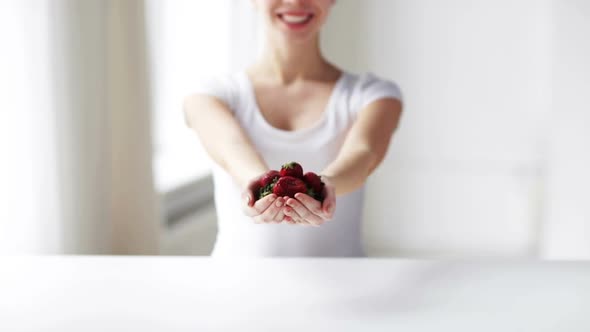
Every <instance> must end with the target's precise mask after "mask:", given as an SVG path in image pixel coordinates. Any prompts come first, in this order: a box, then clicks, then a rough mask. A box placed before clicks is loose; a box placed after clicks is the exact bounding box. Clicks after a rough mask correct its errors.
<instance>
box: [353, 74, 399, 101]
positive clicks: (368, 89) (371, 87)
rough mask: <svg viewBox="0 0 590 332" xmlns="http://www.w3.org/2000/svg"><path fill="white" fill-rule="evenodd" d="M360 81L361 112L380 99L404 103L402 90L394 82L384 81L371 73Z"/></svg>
mask: <svg viewBox="0 0 590 332" xmlns="http://www.w3.org/2000/svg"><path fill="white" fill-rule="evenodd" d="M359 81H360V83H359V84H360V87H359V89H358V93H359V94H360V96H359V104H358V109H359V110H360V109H363V108H365V107H366V106H367V105H369V104H371V103H372V102H375V101H377V100H379V99H398V100H399V101H403V98H402V93H401V90H400V88H399V86H398V85H397V84H396V83H395V82H393V81H390V80H386V79H382V78H380V77H378V76H376V75H374V74H371V73H368V74H365V75H363V76H362V77H361V78H360V80H359Z"/></svg>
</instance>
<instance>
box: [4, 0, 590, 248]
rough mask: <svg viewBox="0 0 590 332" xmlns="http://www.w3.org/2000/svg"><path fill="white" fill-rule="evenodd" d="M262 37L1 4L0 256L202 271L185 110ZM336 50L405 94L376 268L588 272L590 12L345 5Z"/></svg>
mask: <svg viewBox="0 0 590 332" xmlns="http://www.w3.org/2000/svg"><path fill="white" fill-rule="evenodd" d="M259 32H260V27H259V26H258V25H257V20H256V14H255V12H254V10H253V8H252V6H251V4H250V1H247V0H216V1H207V0H143V1H142V0H125V1H121V0H83V1H80V0H0V45H1V48H2V52H1V54H2V55H1V56H0V73H1V75H0V93H1V96H2V97H1V100H2V108H3V111H1V112H0V119H1V121H0V138H1V139H0V147H1V150H0V151H2V163H1V166H0V183H1V185H0V254H114V255H158V254H161V255H208V254H209V253H210V251H211V249H212V246H213V243H214V241H215V236H216V213H215V208H214V206H213V198H212V192H213V187H212V182H211V178H210V174H209V169H210V161H209V160H208V159H207V157H206V155H205V154H204V152H203V150H202V148H201V147H200V145H199V142H198V140H197V138H196V135H195V134H193V133H192V132H191V131H190V130H189V129H187V128H186V127H185V125H184V121H183V114H182V109H181V105H182V99H183V97H184V96H185V95H187V94H189V93H190V92H191V87H192V86H194V85H195V84H196V82H197V80H198V79H200V78H203V77H205V76H210V75H216V74H220V73H228V72H232V71H235V70H238V69H241V68H243V67H244V66H246V65H247V64H249V63H250V62H252V61H253V59H254V58H255V57H256V55H257V52H258V49H259V45H260V38H259V37H260V33H259ZM322 43H323V47H324V50H325V54H326V55H327V56H328V58H329V59H331V60H332V61H333V62H335V63H336V64H337V65H339V66H342V67H343V68H345V69H347V70H349V71H352V72H355V73H361V72H365V71H371V72H374V73H376V74H378V75H380V76H382V77H386V78H389V79H392V80H394V81H396V82H397V83H398V84H399V85H400V86H401V88H402V90H403V92H404V97H405V113H404V114H403V118H402V122H401V126H400V128H399V130H398V131H397V133H396V134H395V137H394V139H393V142H392V146H391V149H390V151H389V154H388V157H387V158H386V160H385V161H384V163H383V164H382V166H381V167H380V168H379V169H378V171H377V172H376V173H375V174H374V175H373V176H372V177H371V179H370V181H369V184H368V197H367V204H366V209H365V219H364V238H365V243H366V246H367V252H368V253H369V255H370V256H387V257H428V258H459V257H461V258H464V257H465V258H473V257H480V258H481V257H488V258H489V257H491V258H497V257H510V258H523V257H524V258H540V259H589V258H590V173H589V170H590V100H589V96H590V61H588V59H590V2H588V1H585V0H497V1H489V0H485V1H484V0H447V1H436V0H362V1H361V0H338V1H337V3H336V6H335V7H334V10H333V13H332V16H331V18H330V21H329V22H328V24H327V27H326V28H325V31H324V33H323V35H322ZM275 166H277V167H278V165H275Z"/></svg>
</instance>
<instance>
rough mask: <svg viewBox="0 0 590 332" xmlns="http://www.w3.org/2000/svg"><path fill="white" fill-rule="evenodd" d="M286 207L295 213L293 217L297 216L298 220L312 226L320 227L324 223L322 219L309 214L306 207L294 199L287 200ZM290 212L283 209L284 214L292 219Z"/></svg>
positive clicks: (311, 213)
mask: <svg viewBox="0 0 590 332" xmlns="http://www.w3.org/2000/svg"><path fill="white" fill-rule="evenodd" d="M287 206H288V207H291V208H292V209H293V210H294V212H296V215H295V216H298V217H299V218H300V219H302V220H303V221H305V222H308V223H310V224H312V225H313V226H321V225H322V224H323V223H324V219H322V218H321V217H320V216H318V215H316V214H314V213H313V212H311V211H310V210H309V209H308V208H307V207H305V205H303V204H302V203H301V202H299V201H298V200H296V199H293V198H290V199H289V200H287ZM290 212H291V211H289V209H285V214H287V215H288V216H290V217H292V218H293V217H294V216H293V215H292V214H289V213H290ZM294 219H296V218H294Z"/></svg>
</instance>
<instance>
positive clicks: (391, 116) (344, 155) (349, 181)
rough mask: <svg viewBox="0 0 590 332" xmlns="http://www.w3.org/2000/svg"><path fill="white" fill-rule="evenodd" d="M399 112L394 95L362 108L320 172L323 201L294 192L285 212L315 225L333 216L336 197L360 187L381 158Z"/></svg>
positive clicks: (395, 126)
mask: <svg viewBox="0 0 590 332" xmlns="http://www.w3.org/2000/svg"><path fill="white" fill-rule="evenodd" d="M401 113H402V103H401V101H400V100H398V99H393V98H387V99H379V100H377V101H375V102H372V103H370V104H369V105H367V106H366V107H365V108H364V109H363V110H361V111H360V112H359V114H358V115H357V120H356V121H355V123H354V125H353V126H352V128H351V129H350V131H349V132H348V135H347V136H346V139H345V141H344V144H343V145H342V147H341V149H340V151H339V153H338V156H337V157H336V159H335V160H334V161H333V162H332V163H331V164H330V165H328V167H326V169H324V171H323V172H322V173H321V174H322V180H323V181H324V182H325V183H326V188H325V192H324V194H325V199H324V202H323V203H322V204H320V203H319V202H317V201H315V200H314V199H313V198H311V197H308V196H307V195H303V194H297V195H296V196H295V197H296V199H289V200H288V201H287V206H288V207H287V208H286V210H285V214H286V215H287V216H289V217H290V218H292V219H299V220H298V221H299V222H301V223H304V224H311V225H315V226H319V225H321V224H323V223H324V222H325V221H327V220H330V219H332V216H333V214H334V211H335V207H336V196H341V195H345V194H348V193H350V192H353V191H355V190H357V189H358V188H360V187H361V186H362V185H363V184H364V183H365V181H366V180H367V178H368V177H369V175H371V173H372V172H373V171H374V170H375V169H376V168H377V166H379V164H380V163H381V162H382V161H383V158H384V157H385V154H386V152H387V149H388V148H389V142H390V141H391V137H392V135H393V133H394V131H395V130H396V128H397V126H398V123H399V120H400V117H401Z"/></svg>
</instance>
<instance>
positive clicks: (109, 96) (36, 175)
mask: <svg viewBox="0 0 590 332" xmlns="http://www.w3.org/2000/svg"><path fill="white" fill-rule="evenodd" d="M1 6H2V8H0V12H1V14H0V16H2V17H1V18H2V19H3V20H2V21H3V23H2V24H3V26H2V30H3V33H6V32H7V31H9V32H11V33H15V34H17V36H16V37H14V36H13V38H12V39H10V40H12V41H13V42H12V44H9V45H7V46H8V49H9V52H11V53H14V54H13V57H12V58H13V59H14V60H15V61H16V62H19V64H20V66H16V67H15V66H14V65H12V64H8V65H7V68H12V69H13V72H14V76H15V79H17V80H18V81H15V80H14V79H13V78H10V76H8V78H6V77H5V78H2V79H0V80H2V81H4V82H3V85H4V83H6V82H8V83H7V84H6V85H9V86H10V87H11V90H9V95H10V96H11V99H10V101H11V103H10V105H9V106H10V109H11V111H10V116H14V118H16V119H17V123H16V124H14V125H13V126H12V127H13V128H14V130H12V131H3V134H2V135H3V136H2V141H3V145H4V144H5V145H7V147H8V148H9V149H8V153H9V156H11V157H12V156H14V157H13V158H9V159H10V160H11V163H9V168H6V169H5V168H4V167H3V168H2V172H1V173H2V180H5V179H4V178H6V181H3V182H5V183H10V185H8V186H6V187H4V188H3V189H2V191H1V192H2V198H3V205H4V203H6V205H7V207H8V209H5V208H3V209H2V211H3V212H2V213H3V215H2V216H0V217H2V224H1V227H2V229H1V232H0V234H1V239H0V240H3V241H2V242H3V244H0V249H1V250H2V252H8V253H34V254H36V253H40V254H45V253H65V254H156V253H157V252H158V231H159V225H160V222H159V221H160V218H159V207H158V200H157V196H156V194H155V191H154V185H153V176H152V165H151V160H152V159H151V152H152V149H151V146H152V143H151V142H152V140H151V113H150V107H149V99H150V98H149V91H150V86H149V81H148V79H147V78H148V71H147V69H148V67H147V65H146V51H145V50H146V45H145V24H144V10H143V7H144V3H143V1H139V0H125V1H117V0H85V1H78V0H47V1H32V0H31V1H22V0H15V1H3V2H2V4H1ZM4 19H6V21H5V20H4ZM3 39H4V38H3ZM17 71H18V72H17ZM2 114H3V115H2V117H3V119H4V118H5V117H6V118H9V116H8V115H9V114H8V113H7V112H2ZM3 123H4V125H6V122H5V121H3ZM8 127H10V126H8ZM3 151H4V146H3ZM15 188H17V189H18V194H15V193H16V191H17V190H16V189H15ZM5 197H8V198H7V199H5ZM4 217H6V218H4Z"/></svg>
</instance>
